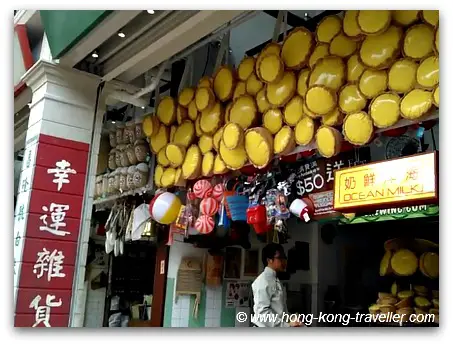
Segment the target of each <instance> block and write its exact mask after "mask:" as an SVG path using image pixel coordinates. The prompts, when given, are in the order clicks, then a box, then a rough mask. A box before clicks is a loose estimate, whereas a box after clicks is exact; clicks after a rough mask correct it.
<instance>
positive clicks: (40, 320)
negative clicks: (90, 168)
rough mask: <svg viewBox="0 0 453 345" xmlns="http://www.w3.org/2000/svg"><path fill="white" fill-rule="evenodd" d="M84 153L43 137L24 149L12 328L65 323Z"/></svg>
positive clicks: (69, 143) (82, 147)
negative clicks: (13, 326)
mask: <svg viewBox="0 0 453 345" xmlns="http://www.w3.org/2000/svg"><path fill="white" fill-rule="evenodd" d="M88 149H89V145H88V144H83V143H79V142H73V141H71V140H66V139H60V138H56V137H51V136H47V135H43V134H41V135H40V136H39V138H38V141H37V142H35V141H34V142H31V143H29V144H28V146H27V147H26V149H25V159H24V162H23V166H22V174H21V179H20V185H19V188H22V187H23V188H22V190H20V192H21V194H23V197H18V201H17V206H16V212H15V224H14V233H15V238H14V269H15V272H14V274H15V276H14V282H15V283H14V293H15V294H14V296H15V306H16V307H15V322H14V324H15V326H16V327H67V326H68V324H69V313H70V303H71V296H72V288H73V279H74V272H75V264H76V256H77V248H78V239H79V231H80V224H81V214H82V206H83V195H84V190H85V178H86V169H87V162H88V152H89V151H88ZM28 153H29V154H28ZM19 196H20V194H19Z"/></svg>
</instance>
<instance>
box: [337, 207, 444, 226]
mask: <svg viewBox="0 0 453 345" xmlns="http://www.w3.org/2000/svg"><path fill="white" fill-rule="evenodd" d="M435 216H439V206H438V205H419V206H409V207H394V208H387V209H382V210H376V211H374V212H371V213H366V214H360V215H356V214H354V213H350V214H345V215H343V216H342V217H341V218H340V219H339V220H340V224H359V223H375V222H385V221H389V220H398V219H413V218H424V217H435Z"/></svg>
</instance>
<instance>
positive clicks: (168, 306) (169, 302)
mask: <svg viewBox="0 0 453 345" xmlns="http://www.w3.org/2000/svg"><path fill="white" fill-rule="evenodd" d="M174 292H175V278H167V291H166V293H165V307H164V327H171V316H172V312H173V296H174Z"/></svg>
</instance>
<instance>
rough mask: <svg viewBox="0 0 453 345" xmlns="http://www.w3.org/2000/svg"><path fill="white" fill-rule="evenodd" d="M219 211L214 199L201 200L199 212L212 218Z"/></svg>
mask: <svg viewBox="0 0 453 345" xmlns="http://www.w3.org/2000/svg"><path fill="white" fill-rule="evenodd" d="M218 210H219V203H218V201H217V200H216V199H214V198H205V199H203V200H201V203H200V212H201V214H205V215H207V216H213V215H214V214H216V212H217V211H218Z"/></svg>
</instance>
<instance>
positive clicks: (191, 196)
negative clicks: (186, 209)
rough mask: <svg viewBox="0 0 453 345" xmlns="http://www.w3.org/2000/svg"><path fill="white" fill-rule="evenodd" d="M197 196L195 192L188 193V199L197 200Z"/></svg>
mask: <svg viewBox="0 0 453 345" xmlns="http://www.w3.org/2000/svg"><path fill="white" fill-rule="evenodd" d="M196 198H197V197H196V196H195V194H194V192H189V193H187V200H190V201H192V200H195V199H196Z"/></svg>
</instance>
